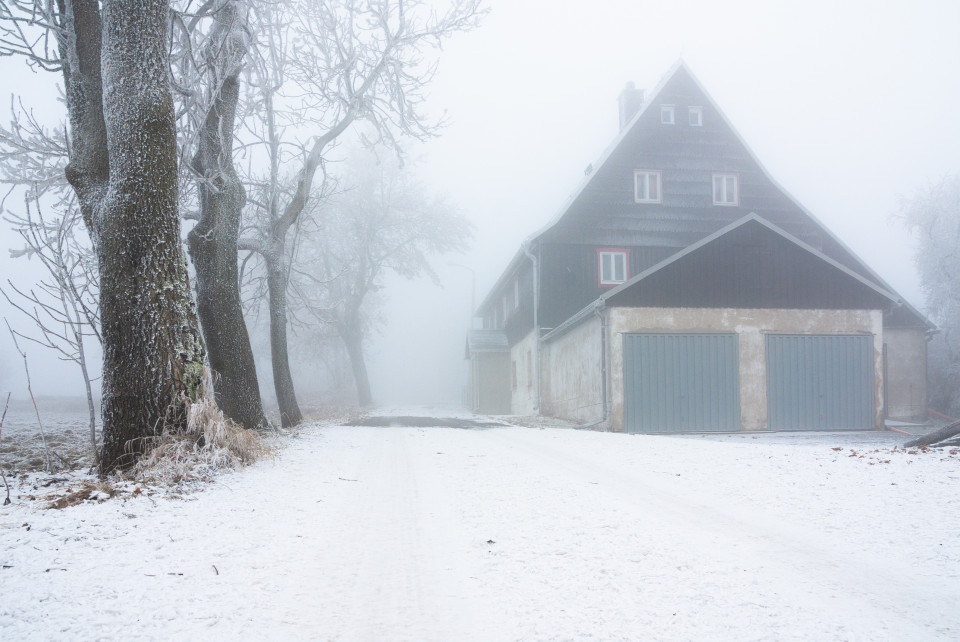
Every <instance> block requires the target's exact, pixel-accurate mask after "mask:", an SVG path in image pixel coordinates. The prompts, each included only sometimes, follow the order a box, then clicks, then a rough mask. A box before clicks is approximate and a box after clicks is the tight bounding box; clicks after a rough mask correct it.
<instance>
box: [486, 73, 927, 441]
mask: <svg viewBox="0 0 960 642" xmlns="http://www.w3.org/2000/svg"><path fill="white" fill-rule="evenodd" d="M619 106H620V127H621V128H620V133H619V135H618V136H617V138H616V140H615V141H614V142H613V144H612V145H611V146H610V147H609V148H608V149H607V151H606V152H605V153H604V154H603V156H602V157H601V158H600V160H599V161H597V162H595V163H593V165H591V166H590V167H589V168H588V170H587V173H586V175H585V177H584V179H583V181H582V183H581V184H580V186H579V187H578V188H577V189H576V190H575V191H574V193H573V194H572V196H571V197H570V198H569V199H568V200H567V202H566V203H565V204H564V205H563V207H562V208H561V210H560V211H559V213H558V214H557V215H556V217H555V218H554V219H553V220H552V221H550V222H549V224H547V225H546V226H545V227H543V228H542V229H540V230H539V231H537V232H535V233H534V234H532V235H531V236H529V237H528V238H527V240H526V241H525V242H524V243H523V245H522V247H521V248H520V249H519V251H518V252H517V253H516V255H515V256H514V258H513V260H512V261H511V262H510V263H509V265H508V266H507V268H506V270H505V271H504V272H503V274H502V276H501V277H500V278H499V280H498V281H497V282H496V284H495V285H494V287H493V289H492V290H491V291H490V293H489V294H488V296H487V297H486V298H485V299H484V300H483V302H482V303H481V304H480V306H479V308H478V310H477V314H478V315H479V316H480V317H482V319H483V330H475V331H473V332H472V333H471V338H470V340H468V345H467V356H468V357H469V358H470V360H471V368H472V375H473V384H472V385H473V389H474V408H475V409H476V410H478V411H485V412H489V411H491V410H490V409H492V408H499V409H500V411H507V405H509V409H508V410H509V412H510V413H513V414H543V415H550V416H556V417H562V418H566V419H570V420H573V421H576V422H579V423H581V424H584V425H589V426H597V427H600V428H603V429H608V430H616V431H626V432H643V433H660V432H683V431H735V430H746V431H752V430H791V429H806V430H837V429H869V428H876V427H882V426H883V424H884V420H885V419H886V418H898V419H919V418H922V417H924V416H925V412H926V345H927V338H928V336H929V333H931V332H932V331H934V327H933V326H932V325H931V324H930V322H929V321H927V320H926V319H925V318H924V316H923V315H922V314H920V313H919V312H918V311H917V310H915V309H914V308H912V307H911V306H910V305H909V304H908V303H906V302H905V301H904V300H903V299H902V298H901V297H900V296H899V295H898V294H897V293H896V292H894V291H893V289H892V288H891V287H890V286H889V285H887V284H886V283H885V282H884V281H883V279H881V278H880V277H879V276H878V275H877V274H876V273H875V272H873V270H871V269H870V268H869V267H868V266H867V265H865V264H864V263H863V261H861V260H860V259H859V258H858V257H857V256H855V255H854V254H853V252H851V251H850V249H849V248H847V247H846V246H845V245H844V244H843V243H842V242H841V241H840V240H839V239H838V238H837V237H835V236H834V235H833V234H832V233H831V232H830V231H829V230H828V229H826V227H824V226H823V224H821V223H820V222H819V221H818V220H817V219H816V218H815V217H814V216H813V215H812V214H811V213H810V212H808V211H807V210H806V209H805V208H804V207H803V206H802V205H801V204H800V203H798V202H797V201H796V200H795V199H794V198H793V197H791V196H790V195H789V194H787V193H786V192H785V191H784V190H783V188H781V187H780V186H779V185H778V184H777V183H776V181H774V180H773V178H772V177H771V176H770V175H769V174H768V173H767V171H766V170H765V169H764V168H763V166H762V165H761V164H760V162H759V161H758V159H757V158H756V157H755V155H754V154H753V153H752V152H751V151H750V149H749V147H747V145H746V143H745V142H744V140H743V139H742V138H741V137H740V135H739V134H738V133H737V132H736V130H734V128H733V127H732V125H731V124H730V122H729V121H728V120H727V118H726V117H725V116H724V115H723V113H722V112H721V111H720V109H719V107H718V106H717V105H716V103H714V101H713V99H711V97H710V96H709V94H707V92H706V91H705V90H704V88H703V87H702V85H701V84H700V82H699V81H698V80H697V79H696V78H695V77H694V75H693V73H692V72H691V71H690V69H689V68H688V67H687V66H686V65H685V64H684V63H683V62H680V63H677V64H676V65H675V66H674V68H673V69H672V70H671V71H669V72H668V73H667V75H666V76H665V77H664V79H663V80H662V81H661V83H660V85H659V86H658V87H657V88H656V89H655V90H654V91H653V92H651V94H650V95H649V96H647V97H644V95H643V92H642V91H641V90H638V89H636V88H635V87H633V86H632V85H628V86H627V87H626V89H625V90H624V91H623V93H622V94H621V96H620V101H619ZM507 399H508V400H509V404H507V403H506V401H505V400H507Z"/></svg>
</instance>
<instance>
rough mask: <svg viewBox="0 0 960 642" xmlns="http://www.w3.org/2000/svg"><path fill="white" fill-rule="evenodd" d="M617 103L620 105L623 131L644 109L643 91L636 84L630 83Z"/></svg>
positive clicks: (621, 93)
mask: <svg viewBox="0 0 960 642" xmlns="http://www.w3.org/2000/svg"><path fill="white" fill-rule="evenodd" d="M617 102H618V103H619V104H620V129H621V130H622V129H623V128H624V127H626V126H627V123H629V122H630V121H631V120H633V117H634V116H636V115H637V112H638V111H640V108H641V107H643V90H642V89H637V86H636V85H635V84H634V83H632V82H628V83H627V86H626V87H624V88H623V91H621V92H620V98H619V99H618V100H617Z"/></svg>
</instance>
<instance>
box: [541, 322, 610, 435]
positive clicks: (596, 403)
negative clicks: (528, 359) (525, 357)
mask: <svg viewBox="0 0 960 642" xmlns="http://www.w3.org/2000/svg"><path fill="white" fill-rule="evenodd" d="M601 343H602V342H601V340H600V319H599V318H597V317H596V316H594V317H591V318H590V319H589V320H588V321H585V322H583V323H581V324H580V325H579V326H577V327H576V328H575V329H573V330H571V331H570V332H568V333H567V334H565V335H563V336H562V337H560V338H558V339H556V340H555V341H551V342H549V343H544V344H543V348H542V351H543V355H542V357H543V361H542V363H543V374H542V378H541V385H542V386H543V388H542V392H541V404H542V410H541V412H542V414H544V415H549V416H552V417H561V418H563V419H569V420H571V421H577V422H581V423H587V422H591V421H596V420H597V419H600V418H601V417H602V416H603V405H602V389H601V381H600V367H601V359H600V353H601Z"/></svg>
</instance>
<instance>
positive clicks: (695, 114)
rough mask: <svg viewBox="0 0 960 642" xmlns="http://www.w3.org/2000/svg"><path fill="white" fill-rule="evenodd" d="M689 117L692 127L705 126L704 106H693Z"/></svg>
mask: <svg viewBox="0 0 960 642" xmlns="http://www.w3.org/2000/svg"><path fill="white" fill-rule="evenodd" d="M689 118H690V126H691V127H703V107H691V108H690V111H689Z"/></svg>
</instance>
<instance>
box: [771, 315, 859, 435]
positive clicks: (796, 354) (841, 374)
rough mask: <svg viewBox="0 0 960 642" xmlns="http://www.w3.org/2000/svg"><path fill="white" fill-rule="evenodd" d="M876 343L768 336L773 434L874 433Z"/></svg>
mask: <svg viewBox="0 0 960 642" xmlns="http://www.w3.org/2000/svg"><path fill="white" fill-rule="evenodd" d="M873 342H874V338H873V337H872V336H870V335H781V334H771V335H768V336H767V410H768V413H769V426H770V429H771V430H869V429H872V428H874V422H875V420H874V358H873V357H874V355H873V350H874V347H873Z"/></svg>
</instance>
